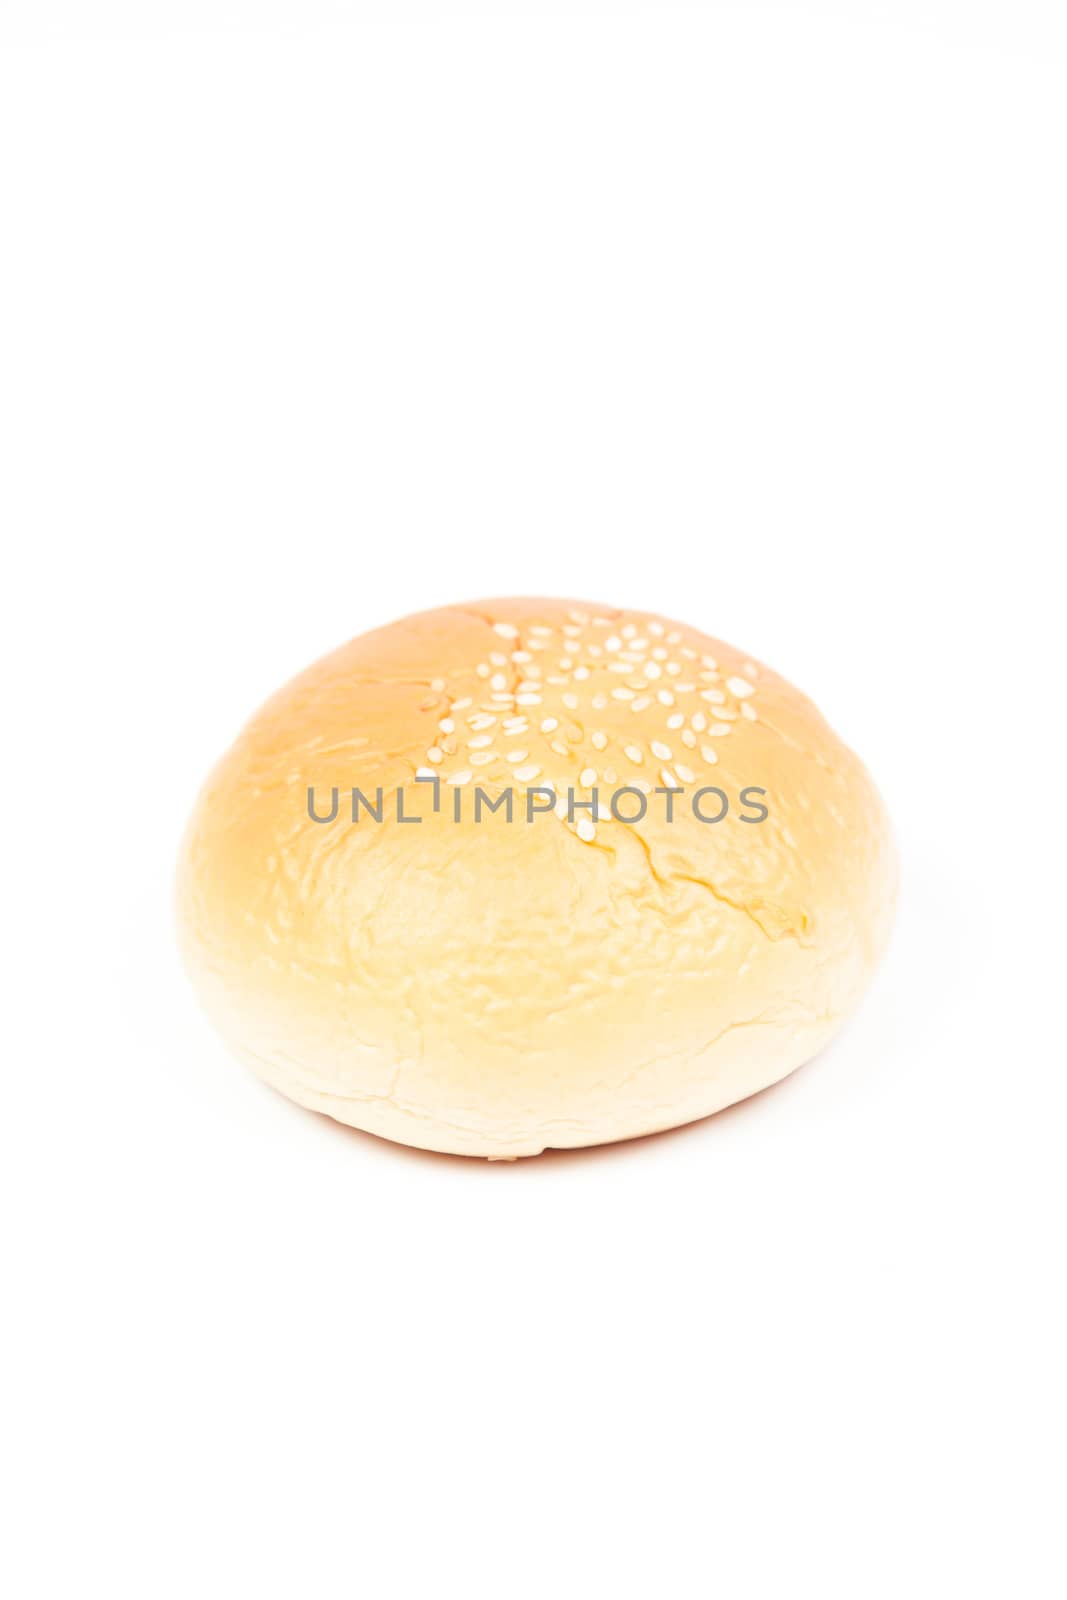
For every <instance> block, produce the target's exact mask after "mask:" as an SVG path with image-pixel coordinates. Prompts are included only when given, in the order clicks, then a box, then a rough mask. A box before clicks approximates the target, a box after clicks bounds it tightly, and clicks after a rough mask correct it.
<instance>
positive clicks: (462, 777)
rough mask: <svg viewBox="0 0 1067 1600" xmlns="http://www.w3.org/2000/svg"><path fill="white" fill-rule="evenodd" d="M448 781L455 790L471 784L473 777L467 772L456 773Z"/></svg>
mask: <svg viewBox="0 0 1067 1600" xmlns="http://www.w3.org/2000/svg"><path fill="white" fill-rule="evenodd" d="M448 781H449V783H450V784H451V785H452V787H453V789H461V788H462V787H463V785H464V784H465V783H470V781H471V775H470V773H469V772H467V771H466V770H464V771H463V772H454V773H453V774H452V776H451V777H450V778H449V780H448Z"/></svg>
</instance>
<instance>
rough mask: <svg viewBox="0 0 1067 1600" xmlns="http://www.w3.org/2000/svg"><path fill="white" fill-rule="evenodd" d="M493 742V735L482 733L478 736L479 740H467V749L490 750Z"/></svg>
mask: <svg viewBox="0 0 1067 1600" xmlns="http://www.w3.org/2000/svg"><path fill="white" fill-rule="evenodd" d="M492 742H493V735H492V734H491V733H480V734H479V735H478V737H477V739H468V740H467V749H468V750H488V748H489V746H490V745H491V744H492Z"/></svg>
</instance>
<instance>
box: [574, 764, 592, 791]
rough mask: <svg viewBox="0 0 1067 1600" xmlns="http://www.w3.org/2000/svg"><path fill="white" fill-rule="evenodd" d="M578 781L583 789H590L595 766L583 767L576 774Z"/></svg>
mask: <svg viewBox="0 0 1067 1600" xmlns="http://www.w3.org/2000/svg"><path fill="white" fill-rule="evenodd" d="M578 782H579V783H580V784H581V785H582V788H583V789H591V788H592V787H593V785H594V783H595V782H596V768H595V767H583V768H582V770H581V772H580V773H579V775H578Z"/></svg>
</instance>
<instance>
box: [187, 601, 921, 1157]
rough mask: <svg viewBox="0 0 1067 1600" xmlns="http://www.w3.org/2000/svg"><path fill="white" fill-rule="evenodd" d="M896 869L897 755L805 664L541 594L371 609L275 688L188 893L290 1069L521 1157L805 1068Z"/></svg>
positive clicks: (216, 980) (856, 987) (318, 1088)
mask: <svg viewBox="0 0 1067 1600" xmlns="http://www.w3.org/2000/svg"><path fill="white" fill-rule="evenodd" d="M434 780H436V781H434ZM594 789H595V790H596V791H597V793H596V800H597V802H598V805H599V815H597V814H594V813H593V812H592V811H591V810H590V809H589V807H590V806H591V804H592V802H593V790H594ZM335 791H336V793H335ZM353 791H356V795H355V797H354V796H353ZM568 791H571V794H570V796H568ZM509 792H510V794H511V801H510V806H511V812H512V814H511V818H510V820H509V818H508V815H507V805H506V803H505V796H506V795H507V794H508V793H509ZM479 796H480V798H479ZM641 801H644V803H645V805H644V813H643V815H641V816H640V819H639V820H630V819H637V818H638V813H639V811H640V809H641V807H640V802H641ZM724 801H725V811H724V810H723V804H724ZM493 804H495V806H496V809H495V810H491V809H490V805H493ZM435 805H436V809H435ZM613 806H614V808H615V811H616V813H617V814H614V815H613V814H612V807H613ZM331 811H332V813H333V814H332V816H331V815H330V813H331ZM476 812H477V815H476ZM761 812H762V813H763V815H760V813H761ZM720 813H721V815H720ZM353 814H354V815H355V818H356V820H355V821H353ZM416 818H417V819H418V820H415V819H416ZM379 819H380V820H379ZM620 819H623V820H620ZM894 890H895V863H894V855H893V849H892V844H891V840H890V834H889V828H888V825H887V821H886V815H885V812H884V810H883V807H882V804H881V801H880V799H879V797H878V794H877V792H876V790H875V788H874V786H873V784H872V782H871V780H870V778H869V777H868V775H867V773H866V771H865V770H864V768H863V766H862V765H861V764H860V762H859V761H858V760H857V758H856V757H855V756H854V755H853V754H852V752H851V751H850V750H848V749H847V748H846V747H845V746H844V745H843V744H842V743H841V741H840V740H839V739H838V738H837V737H836V736H835V735H834V734H833V733H832V732H831V730H830V728H829V727H828V726H827V724H826V723H825V722H824V721H823V718H822V717H821V716H820V715H819V713H818V711H817V710H816V709H815V707H814V706H813V705H812V703H811V702H810V701H809V700H807V699H805V697H804V696H803V695H801V694H799V693H798V692H797V690H796V689H794V688H792V687H791V686H790V685H789V684H788V683H786V682H785V681H784V679H782V678H780V677H778V676H777V675H776V674H775V673H774V672H771V671H769V670H768V669H767V668H766V667H762V666H759V665H757V664H756V663H754V662H752V661H751V660H750V659H749V658H748V657H747V656H745V655H744V654H742V653H740V652H738V651H737V650H734V649H732V648H731V647H730V646H729V645H725V644H722V643H721V642H720V641H718V640H715V639H710V638H708V637H706V636H705V635H704V634H701V633H698V632H697V631H696V630H695V629H693V628H688V627H683V626H682V625H681V624H678V623H674V622H670V621H667V620H666V619H665V618H660V617H655V616H651V615H648V614H645V613H641V612H629V611H627V612H621V611H616V610H612V609H610V608H608V607H605V606H599V605H592V604H587V603H575V602H571V601H563V600H536V599H530V600H524V599H510V600H490V601H484V602H482V603H480V604H476V605H469V606H446V607H444V608H442V609H440V610H436V611H426V612H422V613H421V614H419V615H417V616H412V617H406V618H405V619H403V620H402V621H400V622H395V623H393V624H391V625H390V626H389V627H385V628H380V629H377V630H376V631H374V632H372V633H367V634H363V635H362V636H361V637H359V638H357V639H353V640H352V641H351V642H350V643H349V644H346V645H344V646H342V648H341V649H339V650H335V651H334V652H333V653H332V654H331V655H328V656H325V657H324V658H323V659H322V660H321V661H319V662H317V663H316V664H315V665H314V666H312V667H310V668H309V669H308V670H307V671H306V672H304V673H302V674H301V675H300V676H299V677H297V678H295V679H294V680H293V681H292V682H291V683H290V684H288V685H287V686H286V687H285V688H284V689H282V690H280V692H279V693H277V694H276V695H275V696H274V697H273V699H271V700H269V701H268V702H267V704H266V705H265V706H264V707H263V708H262V710H261V711H259V713H258V714H257V715H256V716H255V717H253V719H252V721H251V722H250V723H249V724H248V726H247V727H246V728H245V730H244V732H243V733H242V734H241V735H240V737H239V738H238V739H237V741H236V743H235V744H234V745H233V747H232V748H231V749H230V750H229V751H228V752H227V754H226V755H225V756H224V757H223V758H222V760H221V761H220V763H219V764H218V766H217V767H216V768H215V770H214V772H213V773H212V774H211V776H210V778H209V779H208V781H207V783H206V785H205V787H204V789H203V791H202V793H201V795H200V798H199V800H198V802H197V805H196V809H195V811H194V814H193V817H192V820H191V822H190V825H189V829H188V832H187V835H186V838H185V841H184V844H183V848H182V853H181V861H180V867H179V875H178V911H179V924H180V930H181V941H182V946H183V951H184V956H185V960H186V962H187V965H188V969H189V972H190V974H191V976H192V978H193V981H194V983H195V984H196V986H197V988H198V989H199V991H200V994H201V996H202V998H203V1001H204V1003H205V1005H206V1007H207V1010H208V1012H209V1014H210V1016H211V1017H212V1018H213V1020H214V1022H215V1023H216V1025H217V1026H218V1028H219V1030H220V1031H221V1033H222V1034H223V1036H224V1037H225V1038H226V1039H227V1040H228V1042H229V1043H230V1045H231V1046H232V1047H233V1049H234V1050H235V1051H236V1052H237V1053H238V1054H239V1055H240V1056H241V1057H243V1058H244V1060H245V1061H247V1062H248V1063H249V1064H250V1066H251V1067H252V1068H253V1069H254V1070H255V1071H256V1072H257V1073H259V1074H260V1075H261V1076H262V1077H263V1078H265V1079H266V1080H267V1082H268V1083H271V1084H273V1085H274V1086H275V1087H276V1088H278V1089H280V1090H281V1091H282V1092H283V1093H284V1094H286V1095H289V1096H290V1097H291V1098H292V1099H294V1100H296V1101H298V1102H299V1103H300V1104H301V1105H305V1106H310V1107H313V1108H314V1109H315V1110H317V1111H324V1112H326V1113H328V1114H329V1115H330V1116H331V1117H335V1118H337V1119H338V1120H339V1121H341V1122H346V1123H350V1124H352V1125H353V1126H355V1127H357V1128H363V1129H366V1130H367V1131H368V1132H371V1133H375V1134H380V1135H382V1136H383V1137H385V1138H387V1139H395V1140H399V1141H401V1142H403V1143H405V1144H410V1145H417V1146H421V1147H422V1148H424V1149H429V1150H443V1151H454V1152H461V1153H464V1154H467V1155H476V1156H489V1157H494V1158H498V1159H499V1158H508V1157H514V1156H525V1155H533V1154H536V1153H537V1152H538V1151H540V1150H543V1149H544V1148H546V1146H575V1145H593V1144H601V1143H605V1142H609V1141H612V1140H616V1139H627V1138H631V1137H633V1136H634V1135H637V1134H644V1133H651V1132H654V1131H655V1130H657V1129H662V1128H670V1127H674V1126H677V1125H678V1124H680V1123H685V1122H690V1121H692V1120H694V1119H695V1118H698V1117H704V1116H707V1115H708V1114H709V1113H710V1112H713V1111H718V1110H720V1109H721V1108H722V1107H723V1106H727V1105H730V1104H731V1103H732V1102H733V1101H736V1100H740V1099H743V1098H744V1097H745V1096H746V1095H750V1094H754V1093H755V1092H756V1091H757V1090H759V1089H763V1088H765V1087H766V1086H767V1085H768V1084H771V1083H774V1082H776V1081H777V1080H778V1079H779V1078H783V1077H784V1076H785V1075H786V1074H787V1073H789V1072H792V1071H793V1069H794V1068H795V1067H798V1066H800V1065H801V1063H802V1062H804V1061H806V1060H808V1059H809V1057H811V1056H812V1055H814V1054H815V1052H816V1051H817V1050H819V1049H820V1048H821V1047H822V1045H824V1044H825V1043H826V1041H827V1040H828V1039H829V1038H830V1037H831V1035H832V1034H833V1033H835V1032H836V1030H837V1028H838V1027H839V1026H840V1024H841V1022H842V1020H843V1018H844V1017H845V1016H847V1014H848V1013H849V1012H850V1011H851V1010H852V1008H853V1007H854V1006H855V1005H856V1003H857V1002H858V1000H859V998H860V996H861V994H862V993H863V990H864V988H865V987H866V984H867V982H868V980H869V978H870V976H871V974H872V972H873V970H874V967H875V965H876V963H877V961H878V959H879V957H880V955H881V953H882V950H883V948H884V946H885V943H886V939H887V936H888V931H889V926H890V921H891V917H892V908H893V901H894Z"/></svg>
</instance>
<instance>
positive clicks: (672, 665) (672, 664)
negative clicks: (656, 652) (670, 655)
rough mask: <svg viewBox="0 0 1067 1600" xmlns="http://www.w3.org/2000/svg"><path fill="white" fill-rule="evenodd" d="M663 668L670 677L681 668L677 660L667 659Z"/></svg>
mask: <svg viewBox="0 0 1067 1600" xmlns="http://www.w3.org/2000/svg"><path fill="white" fill-rule="evenodd" d="M663 670H664V671H665V672H667V673H669V675H670V676H671V677H672V678H676V677H677V676H678V674H679V673H680V672H681V670H682V669H681V666H680V665H679V663H678V662H677V661H668V662H667V665H666V667H665V668H664V669H663Z"/></svg>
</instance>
